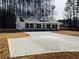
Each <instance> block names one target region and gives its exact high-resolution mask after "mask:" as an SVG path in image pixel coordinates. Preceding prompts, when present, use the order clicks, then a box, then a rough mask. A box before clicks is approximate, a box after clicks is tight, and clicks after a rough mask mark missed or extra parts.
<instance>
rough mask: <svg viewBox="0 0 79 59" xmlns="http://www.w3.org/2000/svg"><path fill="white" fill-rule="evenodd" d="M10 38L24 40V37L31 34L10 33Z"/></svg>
mask: <svg viewBox="0 0 79 59" xmlns="http://www.w3.org/2000/svg"><path fill="white" fill-rule="evenodd" d="M7 35H8V38H22V37H27V36H29V34H27V33H24V32H18V33H8V34H7Z"/></svg>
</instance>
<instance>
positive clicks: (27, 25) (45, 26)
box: [16, 17, 62, 30]
mask: <svg viewBox="0 0 79 59" xmlns="http://www.w3.org/2000/svg"><path fill="white" fill-rule="evenodd" d="M61 24H62V23H60V22H56V21H51V20H46V21H40V20H36V19H32V20H30V19H28V20H23V21H22V20H21V19H20V18H19V17H17V20H16V29H17V30H60V28H61V26H60V25H61Z"/></svg>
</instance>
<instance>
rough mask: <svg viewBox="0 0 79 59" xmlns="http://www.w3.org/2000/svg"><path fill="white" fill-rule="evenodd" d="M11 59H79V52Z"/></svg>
mask: <svg viewBox="0 0 79 59" xmlns="http://www.w3.org/2000/svg"><path fill="white" fill-rule="evenodd" d="M11 59H79V52H59V53H47V54H38V55H32V56H23V57H15V58H11Z"/></svg>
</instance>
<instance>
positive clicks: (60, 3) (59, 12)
mask: <svg viewBox="0 0 79 59" xmlns="http://www.w3.org/2000/svg"><path fill="white" fill-rule="evenodd" d="M66 1H67V0H55V1H54V5H56V8H55V18H56V20H58V19H63V18H64V8H65V3H66Z"/></svg>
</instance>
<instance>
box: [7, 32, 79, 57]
mask: <svg viewBox="0 0 79 59" xmlns="http://www.w3.org/2000/svg"><path fill="white" fill-rule="evenodd" d="M26 33H28V34H30V35H31V36H29V37H25V38H14V39H13V38H9V39H8V44H9V50H10V57H17V56H24V55H33V54H42V53H51V52H66V51H79V37H75V36H67V35H62V34H56V33H53V32H26Z"/></svg>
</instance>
